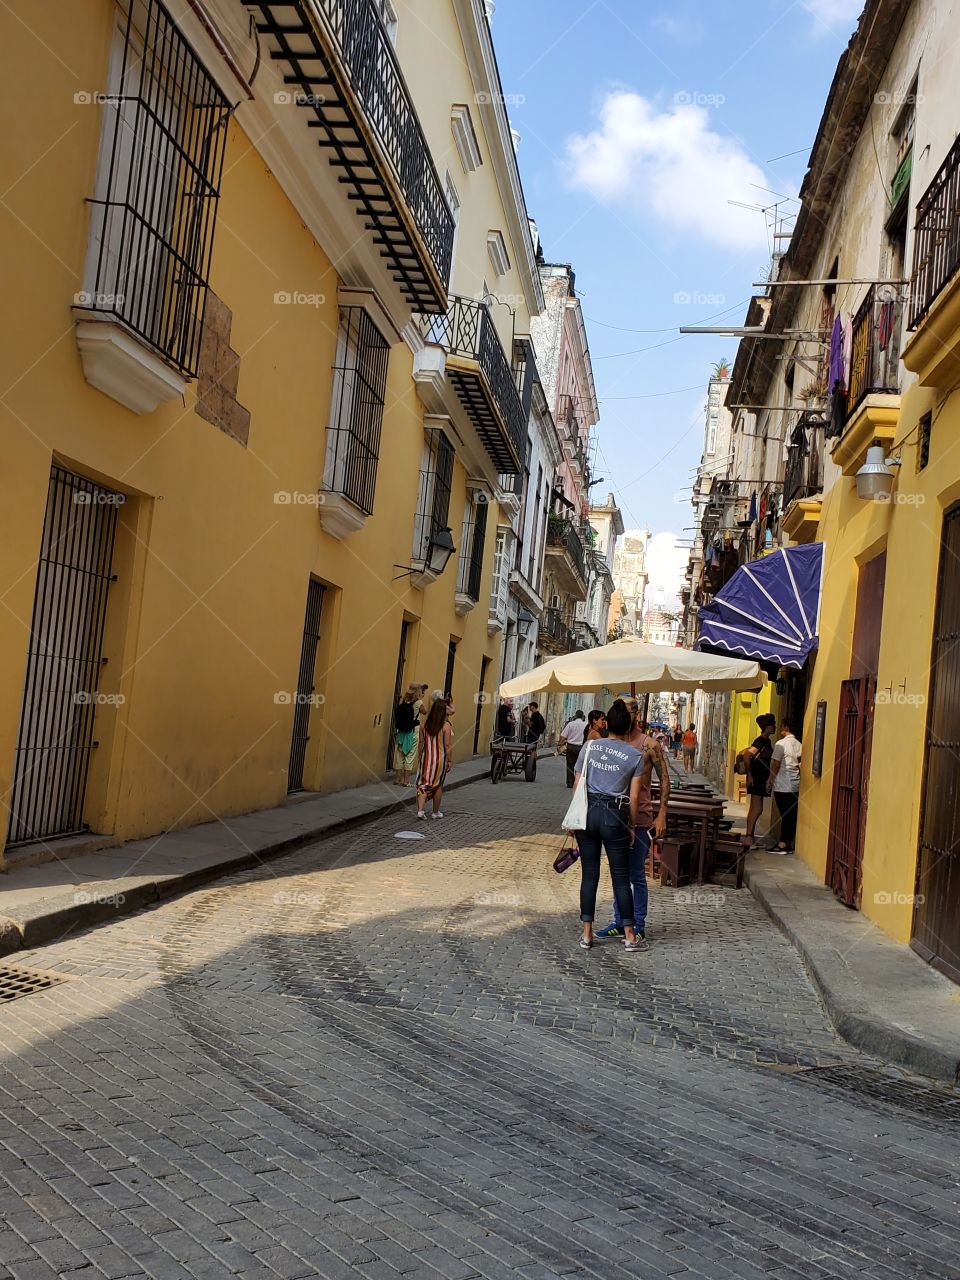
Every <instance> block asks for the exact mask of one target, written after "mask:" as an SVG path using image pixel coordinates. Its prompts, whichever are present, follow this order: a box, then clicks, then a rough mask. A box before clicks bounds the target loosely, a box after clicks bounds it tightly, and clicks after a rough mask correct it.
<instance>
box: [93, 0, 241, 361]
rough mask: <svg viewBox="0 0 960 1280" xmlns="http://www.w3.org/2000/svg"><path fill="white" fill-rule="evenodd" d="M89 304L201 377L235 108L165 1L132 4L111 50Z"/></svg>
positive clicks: (95, 203)
mask: <svg viewBox="0 0 960 1280" xmlns="http://www.w3.org/2000/svg"><path fill="white" fill-rule="evenodd" d="M101 110H102V112H103V128H102V132H101V145H100V158H99V163H98V169H97V180H96V188H95V194H94V196H93V198H92V200H91V201H90V204H91V207H92V210H93V213H92V217H91V229H90V243H89V248H88V254H87V264H86V272H85V280H84V290H83V293H82V294H81V295H80V305H81V306H84V307H86V308H87V309H88V310H91V311H101V312H107V313H110V314H112V315H115V316H116V317H117V318H118V319H120V320H122V321H123V323H124V324H126V325H128V326H129V327H130V328H131V329H132V330H133V331H134V332H135V333H137V334H138V335H139V336H140V337H141V338H142V339H143V340H144V341H145V342H147V343H149V344H150V346H152V347H153V348H155V349H156V350H157V351H158V352H159V353H160V354H161V355H162V356H164V357H165V358H166V359H167V360H169V361H170V363H171V364H173V365H174V366H175V367H176V368H177V369H179V370H181V372H183V373H185V374H188V375H195V374H196V372H197V366H198V363H199V351H200V332H201V327H202V324H203V310H204V305H205V302H206V292H207V280H208V277H209V271H210V258H211V253H212V250H213V233H214V226H215V223H216V215H217V202H218V200H219V195H220V190H219V187H220V176H221V171H222V168H223V155H224V150H225V147H226V138H227V127H226V126H227V120H228V117H229V113H230V106H229V103H228V102H227V100H226V99H225V98H224V96H223V94H222V93H221V92H220V89H219V88H218V86H217V85H216V83H215V82H214V80H213V79H212V78H211V76H210V75H209V73H208V72H207V70H206V68H205V67H204V66H203V64H202V63H201V62H200V60H199V59H198V58H197V56H196V54H195V53H194V52H193V50H192V48H191V47H190V45H189V44H188V43H187V41H186V40H185V39H184V37H183V36H182V34H181V33H180V32H179V31H178V29H177V27H176V24H175V23H174V22H173V20H172V19H171V18H170V16H169V14H168V13H167V11H166V9H165V8H164V6H163V5H162V4H161V3H160V2H159V0H127V3H125V4H124V6H123V13H122V16H121V18H120V23H119V25H118V27H117V30H116V34H115V39H114V45H113V48H112V50H111V55H110V67H109V73H108V91H107V93H106V94H105V95H104V98H103V103H102V107H101Z"/></svg>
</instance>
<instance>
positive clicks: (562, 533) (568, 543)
mask: <svg viewBox="0 0 960 1280" xmlns="http://www.w3.org/2000/svg"><path fill="white" fill-rule="evenodd" d="M547 547H548V548H550V547H553V548H561V549H562V550H563V551H565V552H566V553H567V555H568V556H569V557H570V559H571V560H572V561H573V563H574V564H575V565H576V568H577V572H578V573H579V574H580V577H581V578H582V579H583V581H584V582H586V580H587V560H586V553H585V552H584V549H583V542H582V541H581V539H580V533H579V531H578V529H577V526H576V525H575V524H574V523H573V521H572V520H565V519H564V518H563V517H562V516H551V517H550V519H549V520H548V522H547Z"/></svg>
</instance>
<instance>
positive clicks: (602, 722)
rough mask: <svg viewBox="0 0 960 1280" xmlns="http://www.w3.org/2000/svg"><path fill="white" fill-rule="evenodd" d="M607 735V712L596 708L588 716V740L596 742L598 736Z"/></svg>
mask: <svg viewBox="0 0 960 1280" xmlns="http://www.w3.org/2000/svg"><path fill="white" fill-rule="evenodd" d="M606 736H607V713H606V712H605V711H600V710H599V709H598V710H594V711H591V712H590V714H589V715H588V716H587V736H586V739H585V740H586V741H587V742H596V740H597V739H598V738H605V737H606Z"/></svg>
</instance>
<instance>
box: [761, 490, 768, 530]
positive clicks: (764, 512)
mask: <svg viewBox="0 0 960 1280" xmlns="http://www.w3.org/2000/svg"><path fill="white" fill-rule="evenodd" d="M766 516H767V495H766V494H764V495H763V497H762V498H761V499H760V523H761V524H763V522H764V520H765V519H766Z"/></svg>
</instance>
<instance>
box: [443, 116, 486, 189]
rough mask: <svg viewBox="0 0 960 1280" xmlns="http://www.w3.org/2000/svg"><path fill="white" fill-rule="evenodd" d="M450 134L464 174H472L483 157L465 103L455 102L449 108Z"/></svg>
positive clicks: (480, 163)
mask: <svg viewBox="0 0 960 1280" xmlns="http://www.w3.org/2000/svg"><path fill="white" fill-rule="evenodd" d="M450 132H451V133H452V134H453V141H454V145H455V146H456V148H457V155H458V156H459V157H460V164H461V165H462V166H463V171H464V173H474V172H475V171H476V170H477V169H479V168H480V166H481V165H482V164H483V156H482V155H481V154H480V144H479V143H478V142H477V134H476V130H475V129H474V127H473V117H472V116H471V115H470V108H469V107H468V106H467V104H466V103H465V102H455V103H454V104H453V106H452V107H451V108H450Z"/></svg>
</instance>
